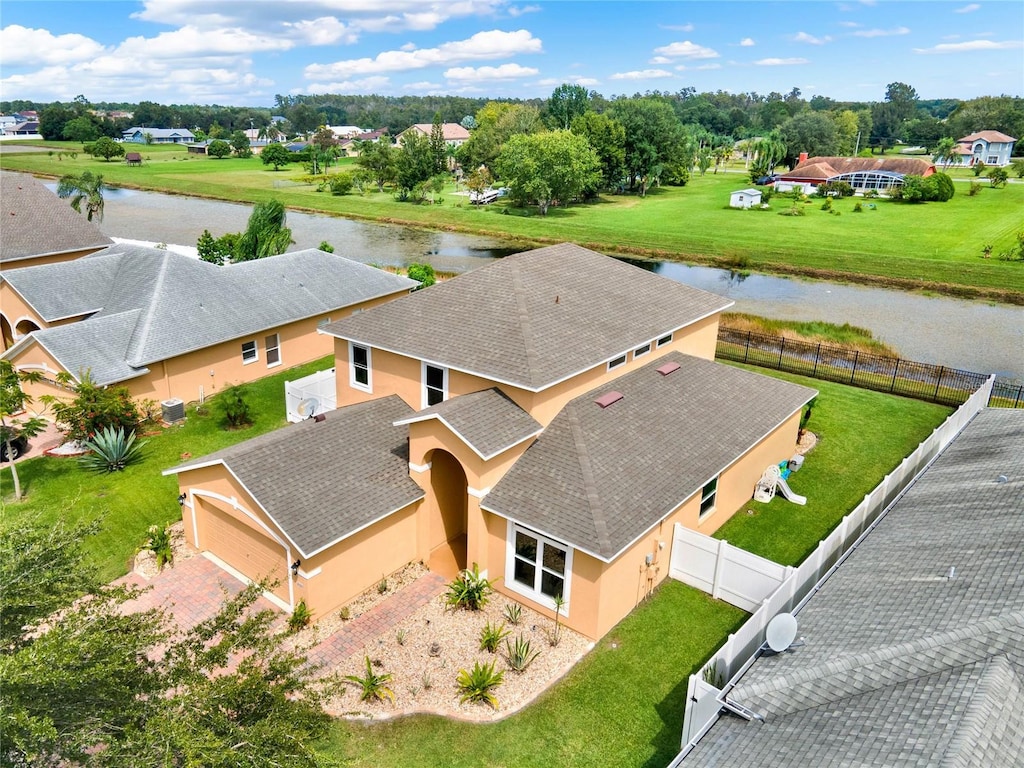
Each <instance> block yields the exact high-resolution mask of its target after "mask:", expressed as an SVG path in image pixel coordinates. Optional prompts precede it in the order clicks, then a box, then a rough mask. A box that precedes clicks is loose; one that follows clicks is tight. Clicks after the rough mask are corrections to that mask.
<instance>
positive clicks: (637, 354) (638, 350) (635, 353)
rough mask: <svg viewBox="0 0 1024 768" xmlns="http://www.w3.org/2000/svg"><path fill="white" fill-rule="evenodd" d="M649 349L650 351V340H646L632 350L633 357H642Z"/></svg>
mask: <svg viewBox="0 0 1024 768" xmlns="http://www.w3.org/2000/svg"><path fill="white" fill-rule="evenodd" d="M650 351H651V344H650V342H648V343H646V344H643V345H641V346H639V347H637V348H636V349H634V350H633V359H634V360H636V359H637V358H638V357H643V356H644V355H646V354H647V353H648V352H650Z"/></svg>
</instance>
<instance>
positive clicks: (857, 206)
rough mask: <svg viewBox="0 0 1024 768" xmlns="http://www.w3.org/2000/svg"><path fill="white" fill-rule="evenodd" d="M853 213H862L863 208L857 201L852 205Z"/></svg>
mask: <svg viewBox="0 0 1024 768" xmlns="http://www.w3.org/2000/svg"><path fill="white" fill-rule="evenodd" d="M853 212H854V213H863V212H864V206H863V205H861V204H860V201H859V200H858V201H857V202H856V203H854V204H853Z"/></svg>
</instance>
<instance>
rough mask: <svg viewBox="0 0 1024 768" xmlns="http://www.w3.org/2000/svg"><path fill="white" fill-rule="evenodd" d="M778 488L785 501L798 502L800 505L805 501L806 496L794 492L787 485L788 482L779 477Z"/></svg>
mask: <svg viewBox="0 0 1024 768" xmlns="http://www.w3.org/2000/svg"><path fill="white" fill-rule="evenodd" d="M778 490H779V493H781V494H782V496H783V498H784V499H786V501H792V502H793V503H794V504H799V505H800V506H803V505H804V504H806V503H807V497H806V496H801V495H800V494H799V493H794V492H793V489H792V488H790V487H789V483H787V482H786V481H785V480H783V479H782V478H781V477H780V478H779V481H778Z"/></svg>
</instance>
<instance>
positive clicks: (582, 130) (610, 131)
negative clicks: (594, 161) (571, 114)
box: [572, 112, 626, 189]
mask: <svg viewBox="0 0 1024 768" xmlns="http://www.w3.org/2000/svg"><path fill="white" fill-rule="evenodd" d="M572 132H573V133H576V134H579V135H580V136H583V137H584V138H586V140H587V142H588V143H589V144H590V146H591V147H592V148H593V150H594V151H595V152H596V153H597V157H598V159H599V160H600V161H601V186H602V187H604V188H606V189H617V188H618V186H619V184H621V183H622V178H623V174H624V173H625V167H626V130H625V128H623V127H622V126H621V125H620V124H619V123H618V122H617V121H615V120H614V119H612V118H611V117H609V116H608V115H605V114H598V113H597V112H584V113H583V114H582V115H578V116H577V117H576V118H575V119H574V120H573V121H572Z"/></svg>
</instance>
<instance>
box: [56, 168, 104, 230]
mask: <svg viewBox="0 0 1024 768" xmlns="http://www.w3.org/2000/svg"><path fill="white" fill-rule="evenodd" d="M57 197H59V198H61V199H62V200H63V199H66V198H69V197H70V198H71V207H72V208H74V209H75V210H76V211H78V212H79V213H81V212H82V203H83V202H84V203H85V217H86V219H88V220H89V221H92V217H93V216H95V217H96V218H97V220H98V221H103V177H102V176H101V175H99V174H95V175H93V173H92V172H91V171H82V175H81V176H75V175H74V174H70V173H69V174H68V175H66V176H63V177H62V178H61V180H60V182H58V184H57Z"/></svg>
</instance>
